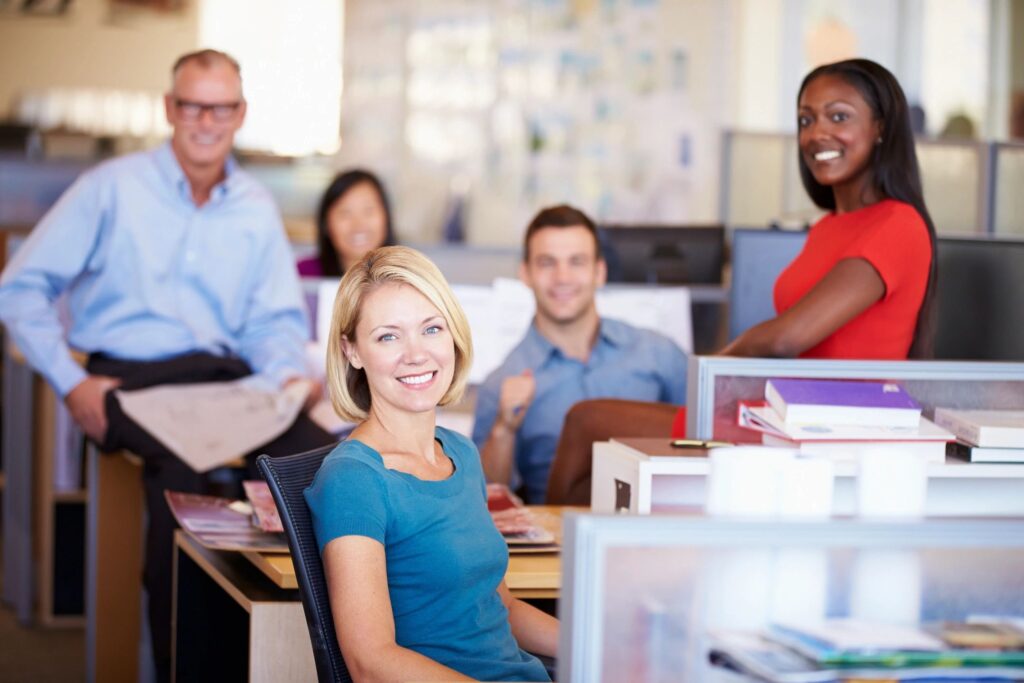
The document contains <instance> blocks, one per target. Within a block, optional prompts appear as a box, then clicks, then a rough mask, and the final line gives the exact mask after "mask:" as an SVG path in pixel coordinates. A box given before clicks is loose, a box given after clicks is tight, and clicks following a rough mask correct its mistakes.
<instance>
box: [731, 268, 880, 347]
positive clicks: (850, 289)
mask: <svg viewBox="0 0 1024 683" xmlns="http://www.w3.org/2000/svg"><path fill="white" fill-rule="evenodd" d="M883 296H885V282H884V281H883V280H882V276H881V275H879V274H878V271H876V270H875V268H874V266H872V265H871V264H870V263H868V262H867V261H866V260H865V259H862V258H849V259H843V260H842V261H840V262H839V263H837V264H836V265H835V267H833V268H832V270H830V271H829V272H828V273H826V275H825V277H823V278H822V279H821V281H820V282H819V283H818V284H816V285H815V286H814V287H812V288H811V290H810V291H809V292H807V294H805V295H804V296H803V298H801V299H800V300H799V301H798V302H796V304H794V305H793V307H792V308H790V309H788V310H787V311H785V312H784V313H782V314H780V315H778V316H777V317H775V318H772V319H771V320H766V321H765V322H763V323H760V324H758V325H754V326H753V327H751V328H750V329H749V330H747V331H746V332H744V333H743V334H741V335H740V336H738V337H737V338H736V339H734V340H733V341H732V342H731V343H730V344H728V345H727V346H726V347H725V348H723V349H722V350H721V351H719V352H718V354H719V355H722V356H757V357H763V358H793V357H796V356H799V355H800V354H801V353H803V352H804V351H806V350H807V349H810V348H813V347H815V346H817V345H818V344H820V343H821V342H822V341H824V340H825V339H826V338H828V336H829V335H831V334H832V333H833V332H835V331H836V330H838V329H839V328H840V327H842V326H843V325H845V324H846V323H848V322H850V321H851V320H853V319H854V318H856V317H857V316H858V315H860V314H861V313H863V312H864V311H866V310H867V309H868V308H869V307H870V306H871V305H872V304H874V303H875V302H876V301H878V300H879V299H881V298H882V297H883Z"/></svg>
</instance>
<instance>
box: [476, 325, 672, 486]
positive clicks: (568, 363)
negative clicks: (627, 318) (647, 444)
mask: <svg viewBox="0 0 1024 683" xmlns="http://www.w3.org/2000/svg"><path fill="white" fill-rule="evenodd" d="M526 369H530V370H532V371H533V376H534V379H535V380H536V382H537V388H536V392H535V394H534V399H533V402H532V403H531V404H530V407H529V408H528V409H527V411H526V415H525V416H524V417H523V422H522V424H521V425H520V426H519V430H518V431H517V432H516V445H515V462H514V465H513V484H514V485H516V484H517V483H518V482H522V483H523V484H524V485H525V487H526V498H527V501H528V502H530V503H543V502H544V495H545V492H546V491H547V485H548V472H549V471H550V469H551V461H552V460H553V459H554V457H555V447H556V446H557V445H558V437H559V435H560V434H561V433H562V423H563V422H564V421H565V414H566V413H567V412H569V408H571V407H572V406H573V405H575V404H576V403H579V402H580V401H582V400H585V399H590V398H622V399H631V400H636V401H661V402H664V403H673V404H676V405H683V404H684V403H686V356H685V355H684V354H683V352H682V351H681V350H680V349H679V347H678V346H676V345H675V343H674V342H673V341H672V340H671V339H669V338H668V337H665V336H663V335H660V334H658V333H657V332H652V331H650V330H642V329H638V328H635V327H632V326H630V325H627V324H626V323H623V322H620V321H618V320H610V319H602V320H601V327H600V329H599V331H598V336H597V342H596V343H595V344H594V348H593V350H592V351H591V352H590V358H589V359H587V362H586V363H583V362H581V361H579V360H576V359H575V358H569V357H567V356H565V354H563V353H562V352H561V351H560V350H559V349H558V347H556V346H555V345H554V344H552V343H551V342H550V341H548V340H547V339H545V338H544V336H543V335H541V333H540V332H538V331H537V327H536V326H535V325H531V326H530V329H529V331H528V332H527V333H526V336H525V337H524V338H523V340H522V341H521V342H519V345H518V346H516V348H515V349H513V350H512V352H511V353H510V354H509V355H508V358H506V359H505V362H504V363H502V365H501V367H499V368H498V369H497V370H495V371H494V372H492V373H491V374H490V375H489V376H488V377H487V379H486V380H484V383H483V384H482V385H480V390H479V392H477V399H476V416H475V420H474V423H473V441H474V442H475V443H476V444H477V447H478V448H483V445H484V444H485V443H486V442H487V437H488V436H490V433H491V429H492V428H493V427H494V421H495V420H496V419H497V418H498V400H499V397H500V396H501V383H502V382H503V381H504V380H505V378H506V377H510V376H512V375H518V374H520V373H521V372H523V370H526Z"/></svg>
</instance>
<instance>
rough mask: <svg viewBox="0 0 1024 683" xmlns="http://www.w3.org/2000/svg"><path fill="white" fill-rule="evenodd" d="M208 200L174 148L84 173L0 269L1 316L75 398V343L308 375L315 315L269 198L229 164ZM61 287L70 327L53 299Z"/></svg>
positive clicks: (271, 374)
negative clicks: (191, 355) (306, 349)
mask: <svg viewBox="0 0 1024 683" xmlns="http://www.w3.org/2000/svg"><path fill="white" fill-rule="evenodd" d="M226 174H227V177H226V179H225V180H224V181H223V182H221V183H219V184H218V185H217V186H216V187H214V189H213V192H212V194H211V196H210V199H209V201H208V202H206V203H205V204H204V205H203V206H201V207H197V206H196V205H195V203H194V202H193V200H192V195H191V190H190V187H189V183H188V180H187V179H186V178H185V174H184V172H183V171H182V170H181V166H180V165H179V164H178V162H177V159H176V158H175V156H174V153H173V152H172V150H171V147H170V144H164V145H163V146H161V147H158V148H157V149H155V150H151V151H148V152H141V153H138V154H131V155H128V156H124V157H120V158H118V159H113V160H111V161H107V162H104V163H102V164H100V165H99V166H97V167H96V168H94V169H92V170H90V171H88V172H87V173H85V174H83V175H82V176H81V177H80V178H79V179H78V180H77V181H76V182H75V183H74V185H72V186H71V187H70V188H69V189H68V191H67V192H65V193H64V195H63V196H61V198H60V199H59V200H58V201H57V203H56V204H55V205H54V206H53V208H52V209H50V211H49V212H48V213H47V214H46V216H45V217H43V219H42V221H40V223H39V224H38V225H37V226H36V228H35V230H33V232H32V234H31V236H30V237H29V239H28V240H27V241H26V242H25V244H24V245H22V247H21V248H20V249H19V250H18V251H17V252H16V253H15V255H14V258H13V260H12V261H11V263H10V264H9V266H8V267H7V269H6V270H4V273H3V276H2V278H0V319H2V320H3V322H4V323H5V324H6V325H7V329H8V331H9V332H10V334H11V335H12V337H13V339H14V341H15V343H16V344H17V345H18V347H19V348H20V349H21V350H22V352H23V353H24V354H25V356H26V358H27V360H28V361H29V363H30V364H31V365H32V367H34V368H35V369H36V370H38V371H39V372H40V373H42V374H43V376H45V377H46V379H47V380H48V381H49V382H50V384H51V385H52V386H53V387H54V389H55V390H56V391H57V392H58V393H59V394H60V395H61V396H64V395H66V394H67V393H68V392H69V391H70V390H71V389H73V388H74V387H75V385H77V384H78V383H79V382H81V381H82V380H83V379H85V376H86V375H85V371H84V370H83V369H82V368H81V367H79V366H78V364H77V363H75V361H74V360H73V359H72V358H71V355H70V354H69V351H68V346H69V344H70V346H71V347H73V348H76V349H79V350H81V351H85V352H88V353H93V352H102V353H105V354H108V355H110V356H113V357H115V358H120V359H128V360H160V359H165V358H169V357H172V356H176V355H180V354H183V353H188V352H190V351H209V352H212V353H217V354H221V355H223V354H226V353H233V354H236V355H238V356H240V357H241V358H242V359H244V360H245V361H246V362H248V363H249V365H250V367H252V369H253V371H254V372H257V373H261V374H263V375H265V376H267V377H268V379H270V380H271V381H273V382H275V383H277V384H280V383H281V382H283V381H284V380H285V379H287V378H288V377H290V376H294V375H304V374H306V373H305V363H304V359H303V344H304V342H305V341H306V339H307V338H308V325H307V322H306V312H305V310H304V308H303V302H302V294H301V291H300V288H299V282H298V277H297V275H296V273H295V264H294V263H293V261H292V257H291V252H290V249H289V246H288V242H287V239H286V237H285V234H284V228H283V226H282V224H281V219H280V216H279V214H278V211H277V207H276V206H275V204H274V201H273V199H272V198H271V196H270V194H269V193H268V192H267V191H266V190H265V189H264V188H263V187H262V186H261V185H259V184H258V183H257V182H256V181H255V180H254V179H253V178H252V177H251V176H249V175H248V174H247V173H245V172H244V171H242V170H241V169H239V168H237V166H236V164H235V162H234V161H233V160H230V159H229V160H228V164H227V168H226ZM64 292H67V295H68V304H69V309H70V313H71V325H70V329H68V330H67V332H65V330H64V328H63V327H62V325H61V323H60V321H59V320H58V316H57V313H56V310H55V307H54V302H55V301H56V299H57V298H58V297H59V296H60V295H61V294H62V293H64Z"/></svg>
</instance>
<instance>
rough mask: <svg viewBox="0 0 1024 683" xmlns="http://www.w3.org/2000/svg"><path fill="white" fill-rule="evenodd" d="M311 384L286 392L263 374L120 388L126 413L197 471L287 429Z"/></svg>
mask: <svg viewBox="0 0 1024 683" xmlns="http://www.w3.org/2000/svg"><path fill="white" fill-rule="evenodd" d="M308 394H309V385H308V384H307V383H306V382H294V383H292V384H290V385H288V387H286V388H285V389H284V390H283V391H277V390H275V389H274V388H273V387H270V386H269V385H268V383H267V381H266V380H265V379H263V378H261V377H258V376H250V377H244V378H242V379H239V380H235V381H233V382H205V383H201V384H173V385H166V386H159V387H153V388H150V389H139V390H137V391H118V392H117V397H118V400H119V401H120V402H121V408H122V409H123V410H124V412H125V413H126V414H127V415H128V416H129V417H131V418H132V419H133V420H135V421H136V422H137V423H138V424H139V425H140V426H142V427H143V428H144V429H145V430H146V431H148V432H149V433H150V434H152V435H153V436H154V437H156V438H157V439H158V440H159V441H160V442H161V443H163V444H164V445H165V446H167V448H168V449H170V451H171V452H172V453H174V454H175V455H177V456H178V457H179V458H181V459H182V460H183V461H185V463H187V464H188V466H189V467H191V468H192V469H194V470H195V471H196V472H206V471H208V470H211V469H213V468H215V467H219V466H221V465H224V464H226V463H228V462H230V461H231V460H234V459H235V458H238V457H240V456H242V455H245V454H246V453H249V452H251V451H253V450H255V449H256V448H258V447H259V446H261V445H263V444H265V443H267V442H269V441H271V440H273V439H274V438H276V437H278V436H280V435H281V434H283V433H284V432H285V431H286V430H287V429H288V428H289V427H290V426H291V425H292V423H293V422H295V418H296V417H297V416H298V414H299V411H300V410H302V406H303V403H305V401H306V396H307V395H308Z"/></svg>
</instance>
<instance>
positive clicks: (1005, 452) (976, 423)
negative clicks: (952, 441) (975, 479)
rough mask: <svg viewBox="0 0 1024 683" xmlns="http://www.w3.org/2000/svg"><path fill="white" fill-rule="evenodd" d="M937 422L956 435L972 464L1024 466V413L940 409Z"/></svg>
mask: <svg viewBox="0 0 1024 683" xmlns="http://www.w3.org/2000/svg"><path fill="white" fill-rule="evenodd" d="M935 422H936V423H937V424H939V425H941V426H942V427H945V428H946V429H948V430H949V431H951V432H953V433H954V434H956V436H957V439H958V440H959V443H958V447H957V454H958V455H959V456H960V457H962V458H964V459H966V460H968V461H969V462H1022V463H1024V410H953V409H952V408H936V409H935Z"/></svg>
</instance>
